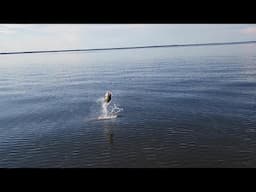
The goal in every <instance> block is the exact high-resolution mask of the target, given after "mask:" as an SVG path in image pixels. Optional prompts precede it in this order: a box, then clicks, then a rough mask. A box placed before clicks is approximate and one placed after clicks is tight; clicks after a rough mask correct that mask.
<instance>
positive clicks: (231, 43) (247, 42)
mask: <svg viewBox="0 0 256 192" xmlns="http://www.w3.org/2000/svg"><path fill="white" fill-rule="evenodd" d="M249 43H256V41H238V42H217V43H190V44H167V45H145V46H131V47H112V48H111V47H108V48H87V49H59V50H41V51H40V50H38V51H10V52H0V55H7V54H30V53H53V52H78V51H103V50H120V49H146V48H161V47H186V46H208V45H233V44H249Z"/></svg>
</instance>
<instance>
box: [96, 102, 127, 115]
mask: <svg viewBox="0 0 256 192" xmlns="http://www.w3.org/2000/svg"><path fill="white" fill-rule="evenodd" d="M97 102H98V103H100V104H101V114H100V116H99V117H98V119H113V118H116V117H117V116H118V113H120V112H121V111H123V108H120V107H118V106H117V105H116V104H115V103H114V104H113V105H110V104H111V102H109V103H106V102H104V98H100V99H98V100H97Z"/></svg>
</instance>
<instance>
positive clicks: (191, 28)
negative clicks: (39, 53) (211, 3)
mask: <svg viewBox="0 0 256 192" xmlns="http://www.w3.org/2000/svg"><path fill="white" fill-rule="evenodd" d="M251 40H254V41H255V40H256V24H0V52H7V51H31V50H58V49H87V48H108V47H126V46H146V45H166V44H190V43H212V42H234V41H251Z"/></svg>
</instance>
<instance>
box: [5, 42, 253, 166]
mask: <svg viewBox="0 0 256 192" xmlns="http://www.w3.org/2000/svg"><path fill="white" fill-rule="evenodd" d="M255 50H256V45H255V44H248V45H221V46H202V47H172V48H153V49H134V50H113V51H95V52H77V53H75V52H73V53H49V54H48V53H47V54H26V55H25V54H24V55H0V107H1V109H0V167H256V51H255ZM106 90H111V91H112V92H113V101H112V102H113V103H115V104H117V105H118V106H120V107H122V108H123V109H124V110H123V111H122V112H121V113H120V117H118V118H116V119H111V120H105V121H98V120H96V118H97V117H98V115H99V113H100V105H99V104H98V103H97V99H99V98H100V97H102V96H103V95H104V93H105V91H106Z"/></svg>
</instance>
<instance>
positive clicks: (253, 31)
mask: <svg viewBox="0 0 256 192" xmlns="http://www.w3.org/2000/svg"><path fill="white" fill-rule="evenodd" d="M242 33H244V34H255V35H256V27H248V28H246V29H243V30H242Z"/></svg>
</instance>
